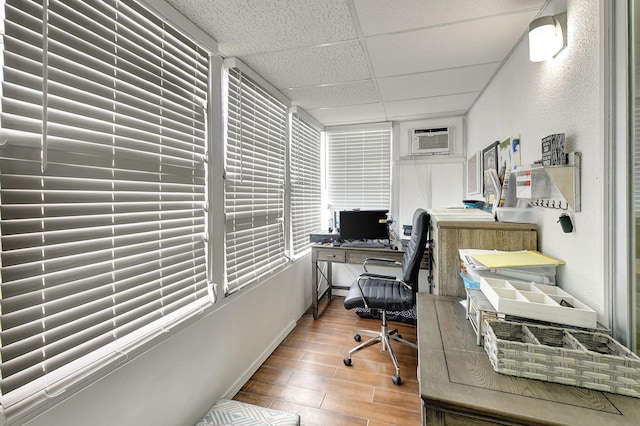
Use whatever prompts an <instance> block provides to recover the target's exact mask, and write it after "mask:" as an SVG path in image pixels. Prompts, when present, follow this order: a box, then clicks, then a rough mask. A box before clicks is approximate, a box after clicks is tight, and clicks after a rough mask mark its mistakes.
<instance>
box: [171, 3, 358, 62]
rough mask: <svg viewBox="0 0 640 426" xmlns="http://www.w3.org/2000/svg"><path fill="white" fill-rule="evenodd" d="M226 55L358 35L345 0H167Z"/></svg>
mask: <svg viewBox="0 0 640 426" xmlns="http://www.w3.org/2000/svg"><path fill="white" fill-rule="evenodd" d="M168 2H169V3H170V4H171V5H173V6H174V7H175V8H176V9H178V10H179V11H180V12H181V13H182V14H183V15H185V16H186V17H187V18H189V19H190V20H191V21H193V22H194V23H195V24H196V25H198V26H199V27H200V28H202V29H203V30H204V31H205V32H207V33H209V35H211V36H212V37H213V38H214V39H216V41H217V42H218V47H219V49H220V52H222V54H223V55H225V56H227V57H232V56H242V55H246V54H251V53H255V52H265V51H274V50H281V49H290V48H295V47H301V46H315V45H319V44H322V43H331V42H336V41H343V40H353V39H356V38H357V33H356V30H355V26H354V24H353V21H352V17H351V12H350V11H349V8H348V6H347V2H346V1H345V0H323V1H317V0H270V1H264V0H233V1H229V0H168Z"/></svg>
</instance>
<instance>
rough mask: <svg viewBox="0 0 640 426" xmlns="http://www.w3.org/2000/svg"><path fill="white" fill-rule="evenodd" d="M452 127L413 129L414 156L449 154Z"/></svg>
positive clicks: (411, 132) (411, 138)
mask: <svg viewBox="0 0 640 426" xmlns="http://www.w3.org/2000/svg"><path fill="white" fill-rule="evenodd" d="M451 130H452V129H451V128H450V127H430V128H421V129H411V130H410V131H409V138H410V140H411V153H412V154H414V155H429V154H431V155H433V154H448V153H449V150H450V136H451Z"/></svg>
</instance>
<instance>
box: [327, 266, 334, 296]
mask: <svg viewBox="0 0 640 426" xmlns="http://www.w3.org/2000/svg"><path fill="white" fill-rule="evenodd" d="M332 265H333V263H332V262H327V298H328V299H329V300H331V299H332V298H333V295H332V294H331V290H332V289H333V270H332Z"/></svg>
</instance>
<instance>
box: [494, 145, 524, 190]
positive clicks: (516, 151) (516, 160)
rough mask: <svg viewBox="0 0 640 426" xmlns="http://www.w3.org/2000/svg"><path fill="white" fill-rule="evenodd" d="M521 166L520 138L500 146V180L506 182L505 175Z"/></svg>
mask: <svg viewBox="0 0 640 426" xmlns="http://www.w3.org/2000/svg"><path fill="white" fill-rule="evenodd" d="M518 166H520V136H513V137H510V138H508V139H505V140H504V141H502V142H500V145H499V146H498V178H499V179H500V182H504V179H505V175H507V174H509V173H510V172H512V171H513V170H514V169H515V168H516V167H518Z"/></svg>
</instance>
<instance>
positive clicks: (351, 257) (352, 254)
mask: <svg viewBox="0 0 640 426" xmlns="http://www.w3.org/2000/svg"><path fill="white" fill-rule="evenodd" d="M403 254H404V252H400V251H391V250H385V251H381V250H376V251H363V250H357V251H356V250H353V251H348V252H347V262H348V263H360V264H362V263H364V261H365V260H366V259H368V258H370V257H381V258H383V259H391V260H395V261H396V262H401V261H402V255H403ZM378 265H379V264H378ZM389 266H393V264H390V265H389Z"/></svg>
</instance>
